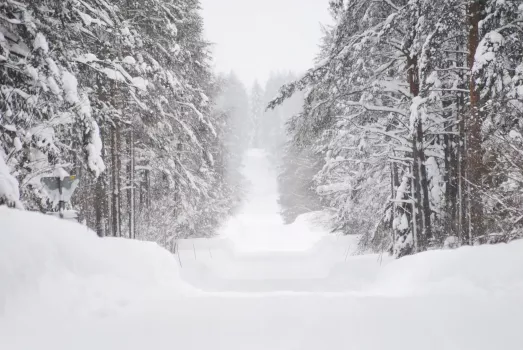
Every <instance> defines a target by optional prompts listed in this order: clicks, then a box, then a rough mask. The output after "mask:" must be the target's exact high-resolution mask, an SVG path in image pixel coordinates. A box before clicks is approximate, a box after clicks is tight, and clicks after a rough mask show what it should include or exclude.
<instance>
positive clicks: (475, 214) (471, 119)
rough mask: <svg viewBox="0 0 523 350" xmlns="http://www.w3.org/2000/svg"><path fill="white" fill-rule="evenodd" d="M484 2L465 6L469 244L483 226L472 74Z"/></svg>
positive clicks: (476, 95) (474, 0)
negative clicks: (467, 93) (466, 28)
mask: <svg viewBox="0 0 523 350" xmlns="http://www.w3.org/2000/svg"><path fill="white" fill-rule="evenodd" d="M484 2H485V1H484V0H469V2H468V6H467V15H468V28H469V32H468V66H469V68H470V69H471V74H470V81H469V91H470V92H469V93H470V110H469V113H467V114H466V115H465V116H466V121H465V128H466V129H465V130H466V136H467V138H466V140H467V147H466V159H467V177H466V182H467V187H468V189H469V191H468V196H469V205H468V207H469V208H468V209H469V213H468V226H469V244H472V242H473V240H474V237H478V236H482V235H483V233H484V226H483V203H482V200H481V193H480V189H481V182H482V181H481V180H482V175H483V150H482V147H481V144H482V137H481V125H482V115H481V106H480V104H481V95H480V89H479V88H478V86H477V84H476V77H475V76H474V74H473V72H472V68H473V66H474V56H475V54H476V50H477V48H478V44H479V40H480V38H479V22H480V21H481V19H482V16H483V8H484Z"/></svg>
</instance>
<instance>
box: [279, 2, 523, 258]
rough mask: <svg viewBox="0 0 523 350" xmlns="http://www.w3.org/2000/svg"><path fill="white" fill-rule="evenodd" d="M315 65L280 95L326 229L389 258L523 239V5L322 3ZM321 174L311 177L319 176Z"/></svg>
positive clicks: (482, 3)
mask: <svg viewBox="0 0 523 350" xmlns="http://www.w3.org/2000/svg"><path fill="white" fill-rule="evenodd" d="M330 11H331V13H332V16H333V19H334V25H332V26H331V27H329V28H326V29H325V34H324V38H323V40H322V42H321V52H320V54H319V56H318V59H317V63H316V66H315V67H313V68H311V69H310V70H309V71H308V72H307V73H306V74H305V75H304V76H303V77H301V78H300V79H296V80H295V81H294V82H292V83H289V84H286V85H285V86H284V87H283V88H282V89H281V91H280V94H279V95H278V97H277V98H275V99H274V100H273V101H272V102H271V104H270V107H274V106H277V105H278V104H280V103H281V102H282V101H285V100H286V99H287V98H289V97H290V96H292V95H293V94H294V93H295V92H297V91H303V92H304V93H305V103H304V108H303V111H302V112H301V113H299V114H297V115H295V116H294V117H293V118H292V119H291V120H290V121H289V123H288V129H289V132H290V135H291V136H292V142H290V146H289V147H292V148H293V149H295V152H296V151H298V152H306V153H308V154H309V155H310V157H309V158H308V159H307V161H306V162H302V163H301V164H298V165H296V167H297V169H298V170H299V171H301V173H304V174H306V173H310V175H309V176H308V181H309V184H310V186H309V187H310V189H311V191H312V192H314V193H315V194H317V195H319V196H320V197H321V198H322V202H323V204H324V205H325V206H327V207H330V208H333V209H335V210H336V212H337V216H336V219H335V220H336V230H341V231H343V232H344V233H346V234H362V235H363V238H362V241H361V246H362V248H363V249H374V250H377V251H385V250H389V251H390V252H391V253H393V254H394V255H395V256H403V255H407V254H412V253H415V252H419V251H423V250H426V249H432V248H437V247H442V246H459V245H463V244H481V243H492V242H506V241H510V240H513V239H515V238H518V237H522V236H523V206H522V190H523V137H522V133H523V130H522V128H523V119H522V117H523V4H522V3H521V1H518V0H504V1H499V0H438V1H434V0H378V1H367V0H331V1H330ZM317 167H319V170H318V169H317Z"/></svg>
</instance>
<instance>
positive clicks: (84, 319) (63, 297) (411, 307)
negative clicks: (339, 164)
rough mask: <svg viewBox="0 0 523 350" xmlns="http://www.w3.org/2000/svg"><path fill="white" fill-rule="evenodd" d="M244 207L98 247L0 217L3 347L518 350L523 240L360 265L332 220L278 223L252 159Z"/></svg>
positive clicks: (31, 220)
mask: <svg viewBox="0 0 523 350" xmlns="http://www.w3.org/2000/svg"><path fill="white" fill-rule="evenodd" d="M244 174H245V176H246V177H247V178H248V179H249V180H250V181H251V186H250V188H249V196H248V200H247V201H246V202H245V205H244V207H243V208H242V209H241V210H240V211H239V212H238V213H237V215H236V216H235V217H233V218H231V219H230V220H229V222H228V223H226V224H225V225H224V227H223V228H222V234H221V235H220V236H219V237H218V238H215V239H190V240H180V241H178V242H176V249H177V253H176V254H175V255H172V254H170V253H168V252H167V251H165V250H163V249H162V248H160V247H158V246H157V245H156V244H153V243H144V242H136V241H128V240H124V239H114V238H107V239H99V238H97V237H96V236H95V234H94V233H93V232H91V231H89V230H88V229H86V228H85V227H84V226H80V225H77V224H74V223H70V222H67V221H60V220H59V219H57V218H54V217H46V216H43V215H41V214H35V213H28V212H22V211H14V210H10V209H6V208H0V224H1V225H0V349H6V350H15V349H16V350H18V349H23V350H33V349H39V350H48V349H49V350H50V349H52V350H62V349H63V350H70V349H75V350H84V349H85V350H92V349H97V350H105V349H108V350H109V349H110V350H116V349H125V350H134V349H140V350H142V349H155V350H157V349H195V350H198V349H205V350H207V349H227V350H236V349H241V350H248V349H271V350H275V349H276V350H278V349H282V350H283V349H285V350H291V349H292V350H294V349H314V350H318V349H369V350H371V349H373V350H374V349H387V350H395V349H401V350H408V349H416V350H419V349H423V350H425V349H434V350H442V349H473V350H483V349H485V350H487V349H488V350H491V349H503V350H512V349H514V350H516V349H518V350H521V349H523V332H521V326H522V325H523V242H521V241H517V242H513V243H511V244H508V245H496V246H482V247H467V248H461V249H458V250H445V251H432V252H427V253H423V254H418V255H416V256H412V257H407V258H404V259H400V260H392V259H390V258H388V257H386V256H379V255H360V256H356V255H354V253H355V251H356V245H357V237H340V236H337V235H334V234H328V233H327V232H326V231H327V230H326V229H325V228H324V227H325V225H324V224H325V221H328V214H326V213H323V212H321V213H309V214H307V215H304V216H301V217H299V218H298V220H297V221H296V222H295V223H294V224H292V225H288V226H285V225H284V224H283V222H282V220H281V218H280V217H279V215H278V212H279V207H278V205H277V197H278V195H277V193H278V192H277V183H276V174H275V172H274V171H273V170H271V167H270V164H269V162H268V160H267V156H266V154H265V153H263V152H262V151H259V150H252V151H250V152H249V153H248V154H247V156H246V160H245V169H244Z"/></svg>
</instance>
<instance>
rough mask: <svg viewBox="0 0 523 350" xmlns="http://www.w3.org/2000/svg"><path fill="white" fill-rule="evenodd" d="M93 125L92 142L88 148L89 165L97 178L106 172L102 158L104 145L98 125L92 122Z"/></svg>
mask: <svg viewBox="0 0 523 350" xmlns="http://www.w3.org/2000/svg"><path fill="white" fill-rule="evenodd" d="M91 125H92V127H91V132H90V142H89V144H88V145H87V146H86V150H87V164H88V166H89V169H90V170H91V171H92V172H93V173H94V174H95V176H99V175H100V174H101V173H102V172H103V171H104V170H105V164H104V162H103V160H102V158H101V155H102V146H103V145H102V139H101V138H100V129H99V127H98V124H97V123H96V122H95V121H92V122H91Z"/></svg>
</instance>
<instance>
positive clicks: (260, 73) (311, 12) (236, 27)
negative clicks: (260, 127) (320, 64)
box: [201, 0, 330, 85]
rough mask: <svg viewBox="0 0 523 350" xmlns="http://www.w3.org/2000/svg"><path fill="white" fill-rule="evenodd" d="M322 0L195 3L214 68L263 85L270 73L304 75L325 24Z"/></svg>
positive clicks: (207, 0) (204, 0)
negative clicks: (198, 5) (209, 43)
mask: <svg viewBox="0 0 523 350" xmlns="http://www.w3.org/2000/svg"><path fill="white" fill-rule="evenodd" d="M328 2H329V1H328V0H201V4H202V7H203V12H202V14H203V17H204V20H205V35H206V37H207V39H208V40H209V41H211V42H213V43H214V44H215V46H214V48H213V52H214V61H215V67H216V69H217V70H218V71H223V72H228V71H230V70H234V71H235V72H236V73H237V74H238V76H239V77H240V78H241V79H242V81H244V83H246V84H248V85H250V84H251V83H252V82H253V81H254V80H255V79H258V80H259V81H260V82H261V83H264V82H265V80H266V79H267V78H268V76H269V74H270V72H271V71H277V70H292V71H294V72H297V73H301V72H303V71H305V70H306V69H307V68H310V67H311V66H312V64H313V59H314V57H315V55H316V53H317V51H318V44H319V40H320V38H321V30H320V23H329V21H330V16H329V13H328Z"/></svg>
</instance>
